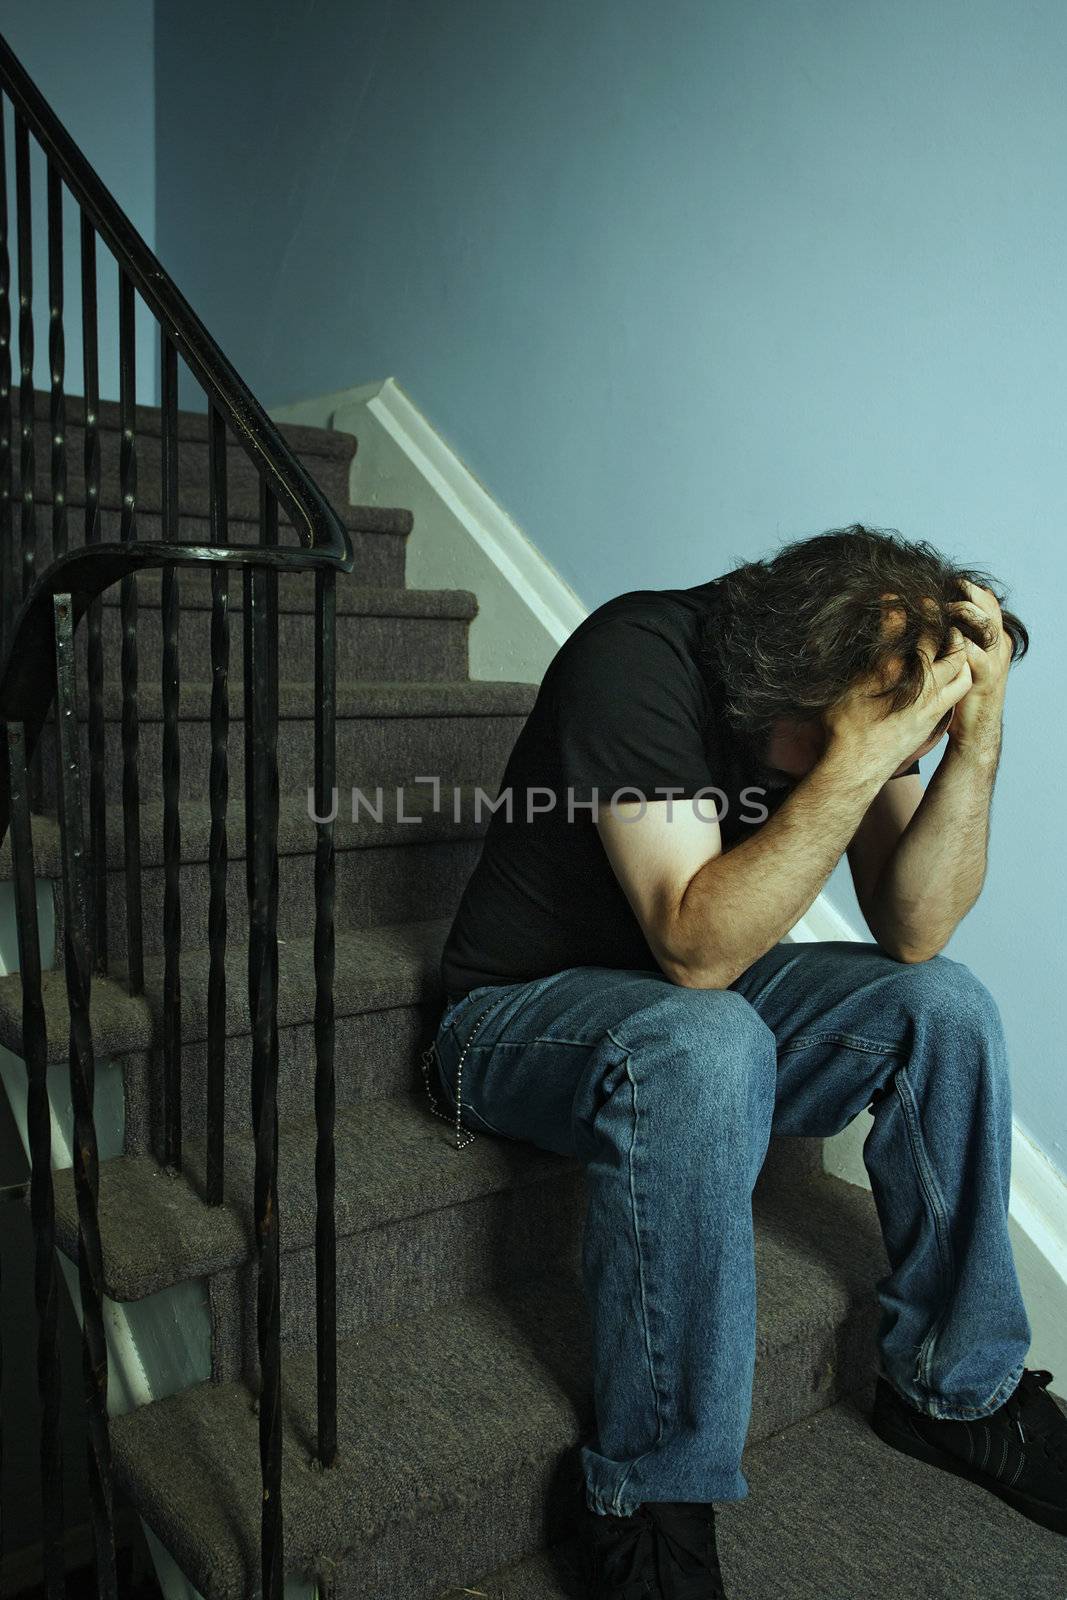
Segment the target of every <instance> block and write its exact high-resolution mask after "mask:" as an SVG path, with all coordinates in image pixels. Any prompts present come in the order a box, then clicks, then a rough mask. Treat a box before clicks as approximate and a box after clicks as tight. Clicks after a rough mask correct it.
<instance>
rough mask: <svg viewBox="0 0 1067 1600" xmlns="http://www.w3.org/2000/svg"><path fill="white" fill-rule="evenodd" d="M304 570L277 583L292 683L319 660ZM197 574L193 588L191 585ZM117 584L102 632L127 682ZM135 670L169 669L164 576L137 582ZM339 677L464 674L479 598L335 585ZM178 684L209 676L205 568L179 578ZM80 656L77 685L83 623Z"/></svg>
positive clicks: (281, 636)
mask: <svg viewBox="0 0 1067 1600" xmlns="http://www.w3.org/2000/svg"><path fill="white" fill-rule="evenodd" d="M307 576H310V575H307V574H302V573H301V574H294V576H293V577H285V576H281V577H280V578H279V581H278V663H279V672H280V675H281V676H282V677H283V678H294V677H297V676H298V675H301V674H302V673H303V672H304V671H306V670H307V668H308V664H309V663H311V662H313V661H314V659H315V638H316V634H317V631H318V630H317V623H316V616H315V609H314V606H315V598H314V589H313V586H312V585H311V584H309V583H307V582H300V581H297V580H298V579H302V578H305V577H307ZM194 578H195V580H196V581H195V582H194V581H193V579H194ZM120 588H121V586H120V585H116V586H115V587H113V588H111V589H109V590H108V591H107V593H106V595H105V596H104V602H105V603H104V606H103V616H102V629H101V632H102V636H103V645H104V677H105V681H106V682H108V683H110V684H112V685H116V686H117V685H119V684H120V682H121V679H120V673H121V663H122V657H121V640H122V618H121V614H120V610H119V594H120ZM137 588H138V618H137V650H138V665H139V670H140V674H141V677H142V679H143V680H144V681H145V682H148V681H151V682H154V683H158V682H159V681H160V678H161V674H162V668H163V628H162V612H161V609H160V591H161V588H162V583H161V576H160V575H157V574H156V573H144V574H142V575H141V577H140V578H139V579H138V583H137ZM337 591H338V606H337V625H336V639H337V671H338V674H339V676H340V677H342V678H370V679H382V678H386V679H389V678H392V679H399V680H402V681H403V680H409V679H423V680H427V681H438V682H440V681H443V680H446V679H456V678H460V679H463V678H466V677H467V673H468V657H467V636H468V631H469V628H470V623H471V620H472V618H473V617H474V616H476V615H477V611H478V602H477V598H476V597H475V596H474V595H473V594H472V593H470V591H468V590H464V589H397V588H384V587H382V586H380V585H378V586H369V585H366V584H356V583H353V582H352V580H351V579H350V578H349V577H345V576H342V577H340V578H339V579H338V583H337ZM178 593H179V611H180V617H179V623H178V670H179V679H180V681H184V680H185V679H190V680H193V681H196V680H202V679H204V678H208V677H210V675H211V627H212V617H211V582H210V577H209V575H208V574H207V573H205V572H197V573H195V574H186V573H181V574H180V575H179V578H178ZM229 602H230V603H229V609H228V616H229V622H230V656H229V660H230V668H231V670H232V671H236V672H237V673H240V671H241V663H242V660H243V638H244V590H243V583H242V577H241V574H240V573H238V572H236V571H233V572H231V573H230V577H229ZM75 651H76V656H77V660H78V673H79V683H80V684H85V683H87V682H88V669H87V654H88V628H87V627H86V624H85V622H84V621H82V622H81V623H80V624H79V627H78V630H77V634H76V638H75Z"/></svg>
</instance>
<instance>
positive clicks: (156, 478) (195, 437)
mask: <svg viewBox="0 0 1067 1600" xmlns="http://www.w3.org/2000/svg"><path fill="white" fill-rule="evenodd" d="M42 402H43V403H42ZM100 410H101V427H100V431H99V442H100V499H99V504H100V505H102V506H110V507H113V508H115V507H119V506H121V504H122V493H121V476H120V461H119V454H120V449H121V442H122V435H121V431H120V427H119V415H118V407H117V405H115V404H113V403H112V404H110V405H107V404H105V405H102V406H101V408H100ZM13 411H14V416H13V423H12V426H13V433H12V437H13V438H14V439H16V440H18V439H20V432H19V417H18V407H17V405H15V406H14V407H13ZM137 411H138V415H137V420H136V424H135V432H134V445H135V451H136V486H135V503H136V506H137V508H138V511H139V510H140V508H141V507H144V508H145V510H150V511H159V509H160V506H161V503H162V499H161V496H162V482H163V471H162V445H161V437H160V425H161V413H160V412H159V411H158V410H154V409H149V408H142V407H138V408H137ZM82 417H83V410H82V407H81V406H80V405H75V404H74V403H73V401H72V402H71V403H70V404H69V405H68V407H67V427H66V438H67V486H66V501H67V505H68V506H69V507H70V508H71V514H72V515H73V516H75V517H77V508H78V507H82V506H84V504H85V433H84V428H83V426H82ZM282 437H283V438H284V439H285V440H286V442H287V443H288V444H289V446H290V448H291V449H292V450H293V453H294V454H295V455H296V456H297V458H298V460H299V461H300V462H301V464H302V465H303V466H304V468H305V469H306V471H307V472H308V474H309V475H310V476H311V478H312V479H313V480H314V482H315V483H317V484H318V486H319V488H320V489H321V490H322V492H323V493H324V494H325V496H326V498H327V499H328V500H329V502H330V503H331V504H332V505H334V506H341V505H344V504H346V503H347V501H348V498H349V494H348V485H349V475H350V471H351V464H352V459H353V457H354V456H355V453H356V440H355V438H354V436H353V435H352V434H350V433H339V432H336V431H334V430H333V429H325V428H324V429H316V428H303V427H302V428H297V429H295V430H293V429H287V430H285V431H284V432H283V434H282ZM34 469H35V470H34V497H35V499H36V500H37V501H39V502H40V503H41V504H47V505H51V503H52V499H53V493H52V452H51V428H50V425H49V416H48V397H47V396H46V395H38V397H37V405H36V417H35V425H34ZM12 473H13V478H14V492H15V495H16V498H20V497H21V492H22V490H21V449H20V448H16V449H15V451H14V454H13V457H12ZM226 483H227V500H228V504H229V507H230V509H231V510H232V511H233V512H234V513H235V514H237V515H239V516H256V515H258V509H259V485H260V474H259V469H258V467H257V465H256V463H255V461H254V459H253V458H252V456H250V455H249V454H248V452H247V451H245V450H244V449H243V448H242V447H241V445H240V444H238V443H237V438H236V435H235V434H234V433H233V432H232V431H230V433H229V435H228V443H227V450H226ZM178 503H179V506H180V507H181V509H182V510H183V511H186V512H188V513H190V514H193V515H197V516H206V515H207V513H208V503H209V502H208V446H207V419H206V417H205V416H199V415H198V414H197V413H195V412H182V413H179V419H178ZM280 515H281V518H282V520H283V521H287V520H288V513H287V512H285V510H284V508H281V511H280Z"/></svg>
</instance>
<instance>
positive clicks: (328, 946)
mask: <svg viewBox="0 0 1067 1600" xmlns="http://www.w3.org/2000/svg"><path fill="white" fill-rule="evenodd" d="M336 719H337V640H336V587H335V582H334V575H333V573H332V572H317V573H316V574H315V815H316V817H328V818H329V819H330V820H329V821H328V822H318V823H316V837H315V1317H316V1335H315V1342H316V1362H317V1367H316V1396H317V1405H318V1450H319V1460H320V1462H321V1463H322V1465H323V1466H324V1467H329V1466H332V1465H333V1463H334V1461H335V1460H336V1457H337V1225H336V1218H335V1213H334V1196H335V1190H336V1160H335V1152H334V1127H335V1108H336V1092H335V1084H334V1000H333V984H334V888H335V877H336V872H335V858H334V825H333V805H332V804H331V800H332V794H333V788H334V784H335V783H336V781H337V777H336V769H337V728H336Z"/></svg>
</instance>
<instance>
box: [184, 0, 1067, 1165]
mask: <svg viewBox="0 0 1067 1600" xmlns="http://www.w3.org/2000/svg"><path fill="white" fill-rule="evenodd" d="M208 30H210V36H211V39H212V49H211V51H210V52H205V51H203V49H202V45H201V41H202V39H203V38H204V37H205V36H206V34H207V31H208ZM157 33H158V53H157V70H158V77H157V108H158V118H159V121H158V173H159V185H158V208H159V221H158V227H159V239H160V250H161V254H162V255H163V257H164V259H165V260H167V261H168V262H169V263H171V264H173V265H174V267H175V269H176V270H177V272H178V274H179V277H180V280H181V281H182V282H183V283H184V284H186V285H187V286H188V290H189V292H190V293H191V294H192V295H193V297H194V299H195V301H196V303H197V304H198V306H199V307H200V308H201V310H202V312H203V313H204V314H205V316H206V317H207V320H208V321H209V323H210V324H211V325H212V326H213V327H215V328H217V329H219V330H220V331H221V334H222V336H223V337H224V339H225V341H226V342H227V345H228V348H229V350H230V352H231V354H232V355H233V357H234V359H235V361H236V362H237V364H238V366H239V367H241V368H242V369H243V371H244V372H245V374H246V375H247V376H248V377H249V378H250V379H251V381H252V383H253V386H255V387H258V389H259V391H260V392H261V395H262V397H263V398H264V399H265V400H266V401H267V402H268V403H275V402H282V401H286V400H293V399H297V398H299V397H302V396H307V395H311V394H314V393H317V392H322V391H325V390H330V389H336V388H340V387H344V386H346V385H350V384H356V383H360V382H364V381H367V380H370V379H372V378H380V377H384V376H386V375H387V374H394V375H395V376H396V377H398V378H399V380H400V381H401V382H402V383H403V385H404V386H405V387H406V388H407V390H408V391H409V392H410V394H411V395H412V397H413V399H414V400H415V402H416V403H417V404H418V405H419V406H420V407H421V408H422V409H423V411H424V412H426V414H427V415H428V416H429V417H430V419H431V420H432V421H433V422H434V423H435V424H436V426H437V427H438V428H439V429H440V430H441V432H442V433H443V434H444V435H445V436H446V437H447V438H449V439H450V440H451V441H452V443H453V444H454V445H455V447H456V448H457V450H458V451H459V453H460V455H461V456H462V457H463V458H464V459H465V460H466V462H467V463H468V464H469V466H470V467H471V468H472V469H473V470H474V471H475V472H476V473H477V474H478V476H479V477H480V478H481V479H482V480H483V481H484V482H485V483H486V484H487V485H488V486H489V488H490V489H491V491H492V492H493V493H494V495H495V496H496V497H497V498H498V499H499V500H500V501H501V502H502V504H503V505H505V506H506V507H507V509H508V510H509V511H510V512H511V513H512V515H513V516H514V517H515V518H516V519H517V520H518V522H519V523H520V524H521V525H522V526H523V527H524V528H525V529H526V530H527V531H528V532H529V534H530V536H531V537H532V538H533V539H534V540H535V541H536V543H537V544H538V545H539V546H540V547H541V549H542V550H543V551H544V553H545V555H546V556H547V557H548V559H549V560H550V561H551V562H552V563H553V564H554V565H555V566H556V567H557V568H558V570H559V571H560V572H561V573H562V574H563V576H564V577H565V578H566V579H567V580H568V581H569V582H570V583H571V584H572V585H573V587H574V588H575V589H576V590H577V592H578V593H579V595H580V596H581V597H582V599H583V600H584V601H585V602H586V604H587V605H589V606H590V607H592V606H595V605H597V604H598V603H599V602H600V601H602V600H604V599H606V598H607V597H608V596H610V595H612V594H615V593H618V592H620V591H621V590H624V589H628V588H632V587H636V586H638V585H654V586H665V585H670V584H687V583H694V582H697V581H699V580H702V579H704V578H706V577H708V576H709V575H711V574H714V573H716V572H719V571H722V570H724V569H725V568H726V567H727V566H728V565H730V564H732V563H733V562H735V561H736V560H738V559H739V558H744V557H751V556H754V555H756V554H757V553H760V552H765V551H767V550H768V549H770V548H772V547H773V545H774V544H775V542H776V541H777V540H778V539H785V538H789V537H793V536H796V535H799V534H803V533H808V532H812V531H815V530H818V529H821V528H825V527H830V526H835V525H840V524H842V523H845V522H850V521H853V520H866V521H872V522H875V523H879V524H882V525H885V526H894V527H898V528H900V529H901V530H902V531H903V532H905V533H907V534H909V535H911V536H922V537H925V538H929V539H931V540H932V541H934V542H935V543H936V544H938V545H939V546H941V547H942V548H944V549H946V550H947V551H949V552H951V553H953V554H954V555H956V556H958V557H960V558H965V559H966V560H967V561H968V562H972V563H976V564H986V565H988V566H989V567H990V568H991V569H992V570H993V571H994V572H995V573H997V574H998V575H1001V576H1003V578H1004V579H1005V580H1007V581H1008V582H1009V583H1010V585H1011V586H1012V589H1013V603H1014V604H1015V606H1016V608H1017V609H1018V610H1019V612H1020V613H1021V614H1022V615H1023V617H1024V619H1025V620H1026V621H1027V622H1028V624H1029V625H1030V626H1031V628H1032V632H1033V640H1034V643H1033V649H1032V652H1031V656H1030V658H1029V659H1028V660H1027V661H1026V662H1025V663H1023V664H1021V665H1020V666H1019V667H1018V668H1017V669H1015V672H1014V674H1013V682H1012V685H1011V690H1010V701H1009V709H1008V718H1007V734H1006V740H1005V748H1004V756H1003V761H1002V768H1001V773H1000V777H999V781H998V786H997V795H996V801H995V808H994V822H993V844H992V856H991V861H990V868H989V877H988V881H987V885H986V889H985V892H984V894H983V896H982V898H981V900H980V902H979V904H978V906H977V908H976V909H975V910H974V911H973V912H972V914H971V915H970V916H969V917H968V918H967V919H966V920H965V922H964V923H963V925H962V926H961V928H960V929H959V931H958V932H957V934H956V935H955V937H954V938H953V940H952V942H951V945H950V947H949V954H951V955H954V956H956V957H958V958H960V959H962V960H965V961H967V962H969V963H970V964H971V965H972V966H973V967H974V969H975V970H976V971H977V972H978V973H979V975H980V976H981V977H983V978H984V979H985V980H986V981H987V982H988V983H989V984H990V985H991V987H992V988H993V989H994V990H995V992H996V993H997V995H998V996H999V998H1000V1000H1001V1003H1002V1008H1003V1012H1004V1015H1005V1019H1006V1022H1007V1026H1008V1030H1009V1034H1010V1039H1011V1045H1012V1050H1013V1057H1014V1063H1015V1084H1016V1112H1017V1115H1018V1116H1019V1119H1020V1121H1021V1122H1022V1124H1023V1126H1024V1127H1025V1128H1026V1129H1027V1130H1028V1131H1029V1132H1030V1133H1031V1134H1032V1135H1033V1137H1034V1138H1035V1139H1036V1140H1037V1142H1038V1143H1039V1144H1040V1145H1041V1146H1043V1148H1044V1149H1045V1151H1046V1152H1047V1154H1048V1155H1049V1157H1050V1158H1051V1160H1052V1161H1053V1162H1054V1163H1055V1164H1056V1165H1057V1166H1058V1168H1059V1169H1060V1171H1061V1172H1067V1073H1065V1072H1064V1046H1063V1040H1064V1037H1065V1034H1067V1019H1065V1017H1064V1012H1063V997H1062V996H1063V985H1062V983H1061V982H1057V981H1056V980H1054V979H1052V978H1051V977H1050V967H1056V968H1058V969H1060V970H1062V963H1063V956H1064V949H1065V942H1064V912H1063V902H1064V883H1065V873H1064V851H1063V844H1062V835H1063V830H1062V828H1061V826H1060V824H1059V819H1058V816H1057V807H1056V801H1055V789H1054V785H1055V782H1056V781H1057V779H1058V778H1059V776H1060V774H1061V773H1062V767H1063V756H1062V750H1063V745H1062V740H1060V739H1059V737H1058V734H1057V729H1058V728H1059V727H1060V726H1061V724H1062V710H1061V706H1060V697H1061V687H1060V685H1061V681H1062V677H1063V669H1064V652H1063V646H1062V624H1061V621H1060V606H1061V599H1060V597H1061V595H1062V582H1061V573H1062V556H1061V549H1062V527H1063V521H1064V513H1065V510H1067V507H1065V499H1067V491H1065V480H1064V475H1063V459H1064V438H1063V434H1064V421H1063V419H1064V416H1065V414H1067V393H1065V377H1064V374H1065V371H1067V332H1065V330H1067V321H1065V318H1064V261H1065V259H1067V223H1065V221H1064V217H1065V214H1067V213H1065V208H1064V204H1063V201H1064V186H1063V184H1064V180H1063V174H1064V172H1065V171H1067V109H1065V102H1064V97H1063V87H1062V86H1063V84H1064V82H1065V81H1067V15H1065V13H1064V10H1063V7H1062V5H1061V4H1060V3H1059V0H1033V3H1029V4H1027V5H1026V6H1019V5H1017V4H1015V3H1014V0H940V3H939V4H938V5H937V6H931V5H930V4H929V3H928V0H896V3H894V4H893V5H885V4H881V3H872V0H859V3H854V4H843V3H841V0H808V3H805V4H803V5H800V4H795V3H791V0H764V3H762V4H760V5H752V4H750V3H747V0H719V3H715V4H711V3H695V0H669V3H668V4H666V5H663V6H659V7H649V6H647V5H645V4H643V3H640V4H639V3H637V0H586V3H585V4H583V5H581V6H576V5H574V4H573V3H571V0H541V3H540V4H538V5H536V6H532V5H530V4H528V3H527V0H522V3H520V0H449V3H448V4H436V3H435V4H431V3H429V0H397V3H396V4H394V5H392V6H389V5H387V4H385V3H384V0H364V3H363V4H360V5H352V4H348V3H341V0H335V3H329V0H328V3H320V4H318V5H316V6H314V7H304V8H294V7H288V6H287V7H283V6H281V5H279V4H277V3H271V4H268V5H263V4H262V3H257V4H255V5H252V4H251V3H250V0H244V3H240V4H238V3H235V4H231V5H230V6H227V7H225V8H219V7H217V6H214V5H210V6H209V5H208V4H206V3H205V0H190V3H189V4H183V5H182V6H181V7H180V8H179V7H178V6H177V5H170V6H168V5H161V6H160V8H159V10H158V13H157ZM252 261H257V262H258V263H259V272H258V273H257V274H256V275H255V276H253V277H251V278H249V276H248V268H249V264H250V263H251V262H252ZM928 765H929V763H928ZM832 892H833V894H834V896H835V898H836V900H837V902H838V903H839V904H840V905H841V906H842V908H843V909H845V910H846V911H850V912H852V913H853V914H855V907H854V902H853V901H852V898H851V892H850V889H849V886H848V884H847V881H846V878H845V873H844V871H843V870H839V872H838V873H837V874H836V875H835V878H834V880H833V885H832Z"/></svg>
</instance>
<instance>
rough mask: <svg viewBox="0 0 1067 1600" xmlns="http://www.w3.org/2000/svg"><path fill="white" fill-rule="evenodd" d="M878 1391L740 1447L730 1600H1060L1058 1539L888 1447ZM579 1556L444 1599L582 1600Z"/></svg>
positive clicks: (556, 1550)
mask: <svg viewBox="0 0 1067 1600" xmlns="http://www.w3.org/2000/svg"><path fill="white" fill-rule="evenodd" d="M873 1390H874V1385H873V1381H868V1382H867V1383H865V1384H864V1386H863V1387H862V1388H861V1389H859V1390H857V1391H856V1392H855V1393H854V1394H853V1395H852V1396H850V1397H849V1398H848V1399H847V1400H843V1401H841V1402H839V1403H838V1404H837V1405H835V1406H832V1407H831V1408H830V1409H829V1410H827V1411H823V1412H821V1413H820V1414H819V1415H818V1416H816V1417H811V1418H809V1419H808V1420H807V1421H804V1422H799V1423H797V1424H796V1425H795V1426H793V1427H791V1428H788V1429H786V1430H785V1431H784V1432H783V1433H780V1434H777V1435H776V1436H775V1437H773V1438H771V1439H766V1440H764V1441H763V1442H762V1443H761V1444H757V1445H755V1446H753V1447H751V1448H750V1449H749V1450H748V1451H747V1452H746V1455H745V1460H744V1468H745V1474H746V1476H747V1478H748V1481H749V1489H750V1493H749V1497H748V1499H747V1500H744V1501H739V1502H736V1503H732V1504H723V1505H718V1506H716V1508H715V1526H716V1531H717V1543H718V1548H719V1557H720V1560H721V1562H722V1569H723V1578H724V1580H725V1583H726V1592H727V1595H728V1596H729V1600H875V1597H877V1600H994V1597H995V1600H1065V1597H1067V1538H1064V1537H1063V1536H1061V1535H1060V1534H1056V1533H1050V1532H1048V1531H1047V1530H1046V1529H1045V1528H1042V1527H1039V1526H1037V1524H1035V1523H1033V1522H1030V1521H1029V1520H1028V1519H1027V1518H1026V1517H1023V1516H1020V1515H1019V1513H1018V1512H1016V1511H1013V1510H1012V1509H1011V1507H1010V1506H1007V1505H1005V1504H1004V1503H1003V1502H1002V1501H1001V1500H998V1499H997V1498H996V1497H995V1496H993V1495H991V1494H989V1493H988V1492H987V1491H986V1490H984V1489H981V1488H979V1487H978V1485H977V1484H973V1483H968V1482H966V1481H965V1480H963V1479H961V1478H956V1477H954V1476H953V1475H952V1474H950V1473H946V1472H942V1471H940V1470H939V1469H938V1468H937V1467H931V1466H928V1465H927V1464H926V1463H924V1462H921V1461H913V1460H912V1459H911V1458H910V1457H908V1456H903V1455H900V1454H898V1453H897V1452H896V1451H894V1450H892V1449H890V1448H889V1446H888V1445H885V1444H883V1442H882V1441H881V1439H879V1438H878V1437H877V1435H876V1434H875V1433H873V1432H872V1430H871V1428H870V1426H869V1425H868V1423H867V1420H866V1414H867V1412H868V1411H869V1409H870V1404H871V1398H872V1396H873ZM1060 1406H1061V1408H1064V1409H1067V1407H1065V1406H1064V1402H1063V1400H1062V1399H1061V1400H1060ZM576 1560H577V1554H576V1551H575V1549H574V1545H573V1542H571V1541H567V1542H566V1543H564V1544H560V1545H558V1546H555V1547H553V1549H551V1550H548V1551H545V1552H542V1553H540V1554H538V1555H537V1556H534V1557H531V1558H530V1559H529V1560H527V1561H523V1562H519V1563H517V1564H515V1565H512V1566H508V1567H503V1568H499V1569H498V1570H497V1571H496V1572H494V1573H492V1574H491V1575H490V1576H489V1577H486V1578H483V1579H480V1580H474V1581H473V1582H469V1583H468V1586H467V1587H466V1588H463V1589H460V1588H455V1587H453V1588H449V1589H447V1590H445V1592H444V1594H443V1595H442V1596H441V1600H460V1596H466V1597H467V1600H471V1597H473V1596H479V1595H484V1596H485V1597H486V1600H580V1597H581V1600H584V1590H583V1588H582V1585H581V1583H580V1582H579V1581H577V1580H576V1579H575V1578H574V1577H573V1576H571V1573H573V1571H574V1565H575V1563H576Z"/></svg>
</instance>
